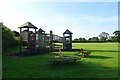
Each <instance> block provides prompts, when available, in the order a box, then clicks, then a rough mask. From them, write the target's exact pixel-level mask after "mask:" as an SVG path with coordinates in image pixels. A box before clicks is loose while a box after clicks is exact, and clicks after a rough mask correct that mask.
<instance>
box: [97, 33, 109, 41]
mask: <svg viewBox="0 0 120 80" xmlns="http://www.w3.org/2000/svg"><path fill="white" fill-rule="evenodd" d="M99 37H100V41H106V40H107V39H108V37H109V34H108V33H107V32H102V33H100V35H99Z"/></svg>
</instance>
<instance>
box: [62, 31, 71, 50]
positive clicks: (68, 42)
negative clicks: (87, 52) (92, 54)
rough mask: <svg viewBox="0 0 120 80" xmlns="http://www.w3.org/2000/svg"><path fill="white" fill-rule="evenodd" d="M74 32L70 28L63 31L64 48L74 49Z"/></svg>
mask: <svg viewBox="0 0 120 80" xmlns="http://www.w3.org/2000/svg"><path fill="white" fill-rule="evenodd" d="M72 34H73V33H72V32H70V31H69V30H68V29H67V30H66V31H65V32H64V33H63V49H64V50H66V51H71V50H72Z"/></svg>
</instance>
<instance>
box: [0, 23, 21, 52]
mask: <svg viewBox="0 0 120 80" xmlns="http://www.w3.org/2000/svg"><path fill="white" fill-rule="evenodd" d="M0 28H2V51H3V53H4V52H5V51H7V49H8V48H10V47H15V46H18V44H19V37H15V36H14V33H13V31H12V30H10V29H9V28H7V27H6V26H4V25H3V24H2V23H0Z"/></svg>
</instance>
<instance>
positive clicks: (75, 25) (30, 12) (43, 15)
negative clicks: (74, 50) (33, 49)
mask: <svg viewBox="0 0 120 80" xmlns="http://www.w3.org/2000/svg"><path fill="white" fill-rule="evenodd" d="M0 9H1V10H2V11H1V12H0V22H3V23H4V25H6V26H7V27H9V28H10V29H11V30H16V31H19V28H18V27H20V26H21V25H22V24H24V23H25V22H28V21H29V22H31V23H32V24H33V25H35V26H36V27H38V28H42V29H43V30H44V31H46V33H49V31H50V30H52V31H53V33H54V34H56V35H59V36H63V32H64V31H65V30H66V29H69V30H70V31H71V32H72V33H73V35H72V36H73V39H75V38H80V37H84V38H86V39H88V38H90V37H98V36H99V34H100V33H101V32H107V33H109V34H110V35H111V36H112V35H113V34H112V33H113V32H114V31H115V30H117V29H118V2H112V0H110V1H108V0H106V2H104V1H103V2H99V0H98V2H97V1H95V0H92V1H91V2H87V0H86V1H85V2H82V1H74V2H73V1H71V0H70V1H69V2H68V1H66V2H65V0H64V1H63V2H57V1H51V2H47V1H45V2H41V1H39V0H31V1H27V0H26V1H23V0H15V1H14V0H11V2H7V1H6V0H3V2H1V3H0Z"/></svg>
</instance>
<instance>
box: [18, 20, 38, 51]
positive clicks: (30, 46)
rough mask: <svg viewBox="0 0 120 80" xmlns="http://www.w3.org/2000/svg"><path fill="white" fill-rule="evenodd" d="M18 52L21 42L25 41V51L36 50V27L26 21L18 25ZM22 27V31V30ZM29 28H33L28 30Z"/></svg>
mask: <svg viewBox="0 0 120 80" xmlns="http://www.w3.org/2000/svg"><path fill="white" fill-rule="evenodd" d="M19 28H20V53H21V52H22V42H24V43H26V46H27V47H26V48H25V49H24V50H25V51H27V53H35V52H36V29H38V28H37V27H35V26H34V25H33V24H32V23H30V22H26V23H25V24H23V25H21V26H20V27H19ZM22 29H24V31H22ZM31 29H34V32H33V30H32V31H30V30H31Z"/></svg>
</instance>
